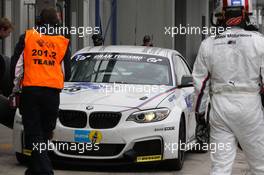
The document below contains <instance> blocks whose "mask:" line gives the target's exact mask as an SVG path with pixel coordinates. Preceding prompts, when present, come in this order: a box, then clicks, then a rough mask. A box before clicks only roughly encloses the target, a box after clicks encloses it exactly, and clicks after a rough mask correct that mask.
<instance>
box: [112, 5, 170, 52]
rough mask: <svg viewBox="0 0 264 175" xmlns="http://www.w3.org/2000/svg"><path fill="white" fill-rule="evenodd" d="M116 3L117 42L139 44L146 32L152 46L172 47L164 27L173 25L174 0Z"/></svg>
mask: <svg viewBox="0 0 264 175" xmlns="http://www.w3.org/2000/svg"><path fill="white" fill-rule="evenodd" d="M117 4H118V7H117V24H118V25H117V26H118V28H117V36H118V37H117V41H118V44H126V45H127V44H128V45H141V44H142V39H143V37H144V35H146V34H148V35H150V36H151V37H152V38H153V44H154V46H158V47H165V48H172V47H173V42H172V39H171V38H169V37H165V35H164V31H165V30H164V27H165V26H171V25H173V4H174V0H118V1H117Z"/></svg>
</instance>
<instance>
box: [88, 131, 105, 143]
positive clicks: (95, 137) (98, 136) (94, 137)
mask: <svg viewBox="0 0 264 175" xmlns="http://www.w3.org/2000/svg"><path fill="white" fill-rule="evenodd" d="M102 138H103V137H102V133H101V132H100V131H91V132H90V134H89V139H90V141H91V142H92V143H100V142H101V140H102Z"/></svg>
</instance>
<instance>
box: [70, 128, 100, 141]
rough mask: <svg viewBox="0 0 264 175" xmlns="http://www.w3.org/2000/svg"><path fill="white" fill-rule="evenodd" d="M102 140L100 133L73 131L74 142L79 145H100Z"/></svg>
mask: <svg viewBox="0 0 264 175" xmlns="http://www.w3.org/2000/svg"><path fill="white" fill-rule="evenodd" d="M102 138H103V135H102V132H100V131H89V130H75V131H74V141H75V142H79V143H100V142H101V140H102Z"/></svg>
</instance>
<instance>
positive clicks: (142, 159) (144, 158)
mask: <svg viewBox="0 0 264 175" xmlns="http://www.w3.org/2000/svg"><path fill="white" fill-rule="evenodd" d="M159 160H161V155H152V156H140V157H137V160H136V162H152V161H159Z"/></svg>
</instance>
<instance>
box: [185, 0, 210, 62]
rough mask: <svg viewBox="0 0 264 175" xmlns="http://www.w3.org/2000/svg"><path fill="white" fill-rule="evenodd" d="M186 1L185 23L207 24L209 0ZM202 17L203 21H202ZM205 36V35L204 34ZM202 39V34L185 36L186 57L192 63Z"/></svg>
mask: <svg viewBox="0 0 264 175" xmlns="http://www.w3.org/2000/svg"><path fill="white" fill-rule="evenodd" d="M186 1H187V11H186V12H187V14H186V16H187V19H186V24H187V25H189V26H195V27H196V26H199V27H201V28H202V27H203V26H207V27H208V26H209V25H210V24H209V21H210V19H209V17H210V15H209V0H195V1H194V0H186ZM203 17H204V23H203ZM204 37H207V36H204ZM201 41H202V35H187V36H186V53H185V55H186V58H187V59H188V60H189V62H190V64H191V65H192V64H193V62H194V61H195V58H196V55H197V52H198V50H199V47H200V44H201Z"/></svg>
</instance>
